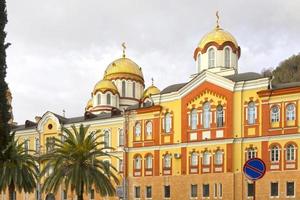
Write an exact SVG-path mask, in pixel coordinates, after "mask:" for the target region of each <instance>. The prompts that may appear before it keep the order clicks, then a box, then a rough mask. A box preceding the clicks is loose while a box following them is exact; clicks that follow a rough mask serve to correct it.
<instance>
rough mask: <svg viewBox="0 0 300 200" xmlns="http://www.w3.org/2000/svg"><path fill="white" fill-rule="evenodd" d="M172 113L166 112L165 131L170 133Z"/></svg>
mask: <svg viewBox="0 0 300 200" xmlns="http://www.w3.org/2000/svg"><path fill="white" fill-rule="evenodd" d="M171 123H172V121H171V115H170V113H166V114H165V132H166V133H170V132H171Z"/></svg>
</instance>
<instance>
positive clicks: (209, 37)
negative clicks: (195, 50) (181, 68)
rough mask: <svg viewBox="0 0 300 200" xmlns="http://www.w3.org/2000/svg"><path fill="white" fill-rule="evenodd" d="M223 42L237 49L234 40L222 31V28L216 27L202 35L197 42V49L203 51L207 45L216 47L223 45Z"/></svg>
mask: <svg viewBox="0 0 300 200" xmlns="http://www.w3.org/2000/svg"><path fill="white" fill-rule="evenodd" d="M225 42H231V43H233V45H234V46H235V48H238V43H237V41H236V39H235V38H234V37H233V35H231V34H230V33H229V32H227V31H224V30H223V29H222V28H220V27H219V26H217V27H216V28H215V29H214V30H213V31H211V32H209V33H207V34H206V35H204V37H203V38H202V39H201V41H200V42H199V45H198V47H199V48H200V50H202V49H204V48H205V47H206V45H207V44H209V43H217V44H218V45H220V46H221V45H223V44H224V43H225Z"/></svg>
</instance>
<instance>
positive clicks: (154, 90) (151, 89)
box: [143, 85, 160, 98]
mask: <svg viewBox="0 0 300 200" xmlns="http://www.w3.org/2000/svg"><path fill="white" fill-rule="evenodd" d="M159 93H160V90H159V89H158V88H157V87H155V86H154V85H151V86H150V87H148V88H147V89H146V90H145V91H144V93H143V98H146V97H149V96H151V95H154V94H159Z"/></svg>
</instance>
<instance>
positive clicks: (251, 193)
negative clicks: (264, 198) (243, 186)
mask: <svg viewBox="0 0 300 200" xmlns="http://www.w3.org/2000/svg"><path fill="white" fill-rule="evenodd" d="M253 196H254V184H253V183H248V186H247V197H253Z"/></svg>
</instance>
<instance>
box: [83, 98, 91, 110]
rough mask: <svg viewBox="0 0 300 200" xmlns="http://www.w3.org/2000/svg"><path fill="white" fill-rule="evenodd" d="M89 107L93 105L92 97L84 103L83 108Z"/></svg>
mask: <svg viewBox="0 0 300 200" xmlns="http://www.w3.org/2000/svg"><path fill="white" fill-rule="evenodd" d="M91 107H93V100H92V99H90V100H88V102H87V104H86V107H85V110H88V109H89V108H91Z"/></svg>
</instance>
